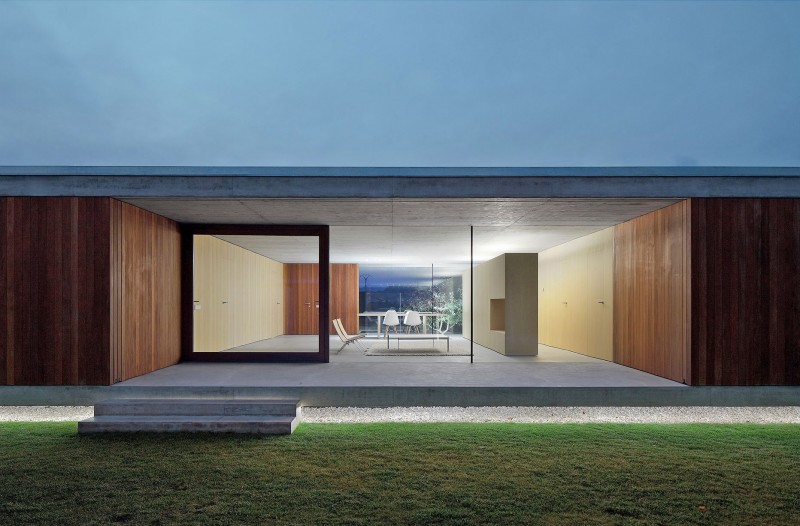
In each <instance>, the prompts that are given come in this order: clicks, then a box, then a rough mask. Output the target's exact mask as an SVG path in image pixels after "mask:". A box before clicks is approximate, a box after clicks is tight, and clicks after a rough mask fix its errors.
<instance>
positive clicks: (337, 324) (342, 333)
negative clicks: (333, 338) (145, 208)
mask: <svg viewBox="0 0 800 526" xmlns="http://www.w3.org/2000/svg"><path fill="white" fill-rule="evenodd" d="M333 328H334V329H336V334H338V335H339V339H340V340H342V346H341V347H339V350H338V351H336V354H339V353H340V352H342V349H344V348H345V347H347V346H348V345H349V344H351V343H353V344H355V346H356V347H358V348H360V349H361V350H364V351H366V350H367V349H366V347H364V345H363V344H362V343H361V342H360V341H358V340H360V339H361V338H366V336H367V335H366V334H356V335H354V336H350V335H349V334H347V331H346V330H344V325H342V320H340V319H339V318H337V319H335V320H333Z"/></svg>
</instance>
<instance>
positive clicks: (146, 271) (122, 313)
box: [110, 200, 181, 382]
mask: <svg viewBox="0 0 800 526" xmlns="http://www.w3.org/2000/svg"><path fill="white" fill-rule="evenodd" d="M110 234H111V235H110V239H111V263H112V264H111V280H110V281H111V312H110V317H111V337H112V341H111V357H112V358H111V364H112V369H111V374H112V379H113V381H117V382H118V381H123V380H127V379H129V378H133V377H135V376H139V375H142V374H146V373H149V372H152V371H155V370H157V369H161V368H163V367H167V366H170V365H174V364H176V363H178V361H179V360H180V263H181V256H180V232H179V229H178V224H177V223H175V222H174V221H172V220H170V219H167V218H164V217H161V216H158V215H156V214H153V213H152V212H148V211H146V210H142V209H141V208H137V207H135V206H133V205H130V204H127V203H123V202H121V201H117V200H111V232H110Z"/></svg>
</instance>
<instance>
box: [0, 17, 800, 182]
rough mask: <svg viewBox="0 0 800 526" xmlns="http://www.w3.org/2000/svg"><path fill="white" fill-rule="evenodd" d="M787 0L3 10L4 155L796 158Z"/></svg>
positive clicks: (511, 160)
mask: <svg viewBox="0 0 800 526" xmlns="http://www.w3.org/2000/svg"><path fill="white" fill-rule="evenodd" d="M798 27H800V3H798V2H774V3H773V2H663V3H660V2H646V3H645V2H619V3H617V2H558V3H546V2H530V3H527V2H509V3H503V2H463V3H462V2H455V1H453V2H396V3H395V2H292V3H281V2H269V3H267V2H241V3H235V2H224V3H222V2H220V3H216V2H174V3H173V2H130V3H126V2H89V3H81V2H53V3H51V2H19V3H18V2H2V3H0V165H217V166H224V165H229V166H621V165H631V166H641V165H752V166H759V165H763V166H798V165H800V31H799V30H798Z"/></svg>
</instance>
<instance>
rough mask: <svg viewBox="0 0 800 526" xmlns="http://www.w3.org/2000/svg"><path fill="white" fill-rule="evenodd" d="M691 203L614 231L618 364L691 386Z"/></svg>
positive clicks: (675, 205) (676, 206) (615, 328)
mask: <svg viewBox="0 0 800 526" xmlns="http://www.w3.org/2000/svg"><path fill="white" fill-rule="evenodd" d="M690 208H691V206H690V203H689V201H682V202H680V203H676V204H674V205H672V206H668V207H666V208H662V209H660V210H656V211H655V212H651V213H649V214H646V215H644V216H641V217H638V218H636V219H633V220H631V221H627V222H625V223H622V224H619V225H616V226H615V227H614V361H615V362H616V363H619V364H622V365H627V366H629V367H634V368H636V369H640V370H642V371H646V372H648V373H652V374H655V375H658V376H663V377H665V378H669V379H671V380H675V381H678V382H687V381H688V380H689V378H690V376H689V374H688V365H689V360H688V352H689V347H690V345H689V338H690V334H691V333H690V328H689V320H690V314H691V307H690V303H689V301H690V298H689V287H690V282H691V280H690V266H689V257H690V246H689V236H690Z"/></svg>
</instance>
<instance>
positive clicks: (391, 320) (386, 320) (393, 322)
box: [383, 309, 400, 338]
mask: <svg viewBox="0 0 800 526" xmlns="http://www.w3.org/2000/svg"><path fill="white" fill-rule="evenodd" d="M383 324H384V325H385V326H386V337H387V338H388V337H389V329H391V328H392V327H394V332H395V333H396V332H397V326H398V325H400V317H399V316H398V315H397V311H396V310H394V309H390V310H387V311H386V314H385V315H384V316H383Z"/></svg>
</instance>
